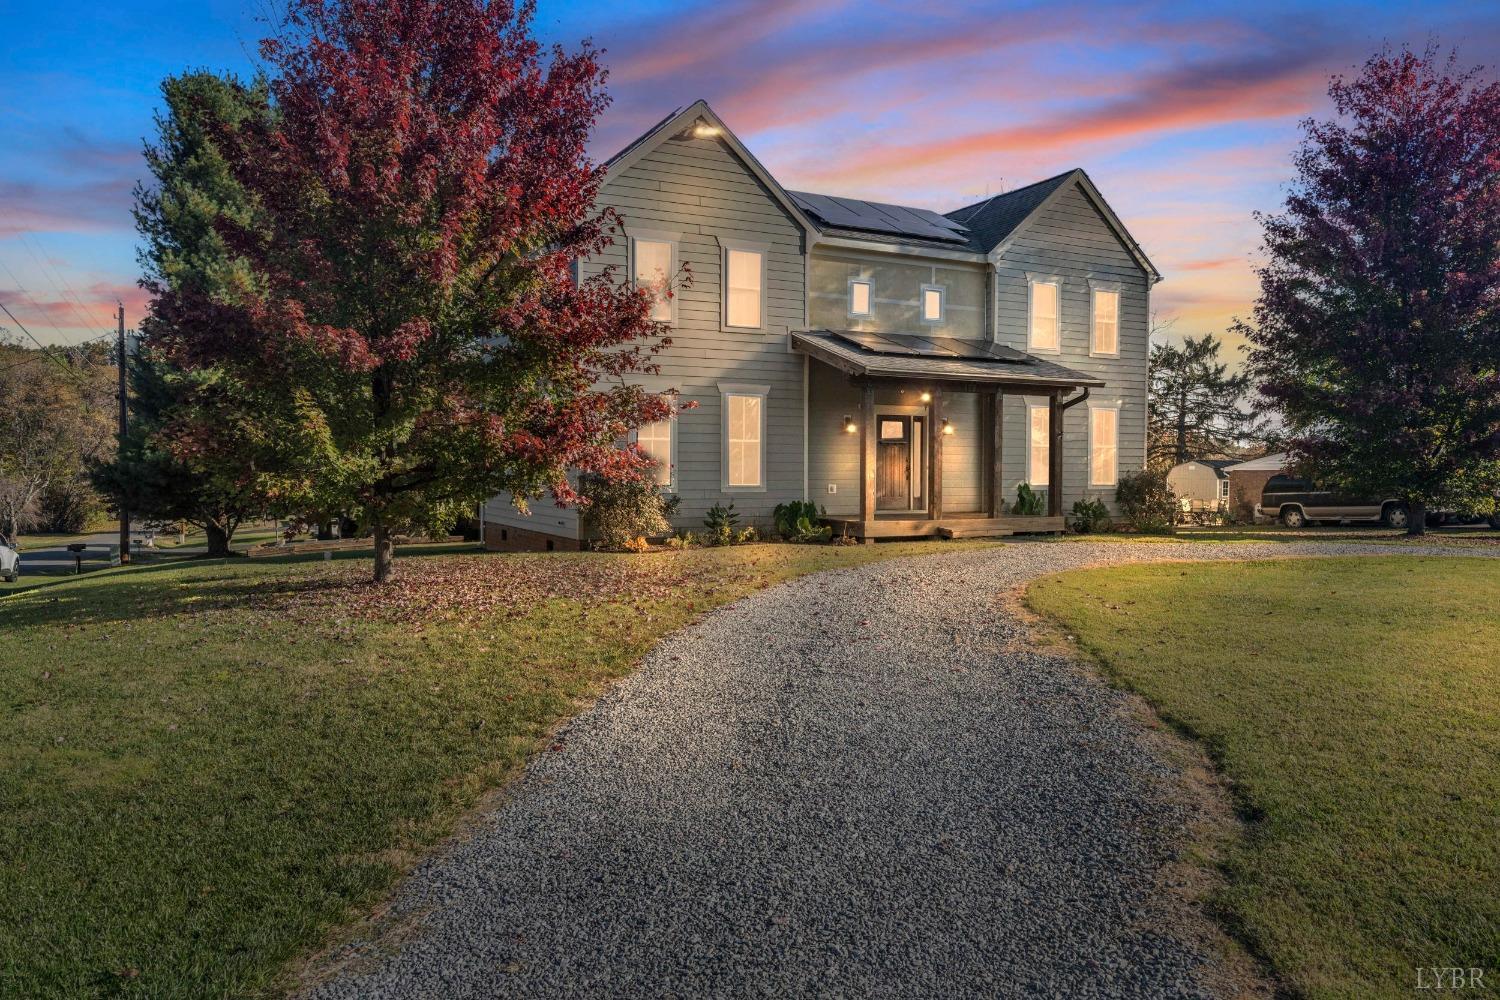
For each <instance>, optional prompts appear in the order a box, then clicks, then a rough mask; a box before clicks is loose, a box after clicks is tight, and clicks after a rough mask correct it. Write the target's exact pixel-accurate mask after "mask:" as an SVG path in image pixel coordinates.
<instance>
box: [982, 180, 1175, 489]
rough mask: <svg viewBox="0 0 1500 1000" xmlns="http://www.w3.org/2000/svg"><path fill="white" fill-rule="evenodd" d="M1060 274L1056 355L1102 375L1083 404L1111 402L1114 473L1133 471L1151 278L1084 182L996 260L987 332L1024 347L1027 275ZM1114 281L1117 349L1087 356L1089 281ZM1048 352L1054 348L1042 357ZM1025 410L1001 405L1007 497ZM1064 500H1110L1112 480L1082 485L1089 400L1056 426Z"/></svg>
mask: <svg viewBox="0 0 1500 1000" xmlns="http://www.w3.org/2000/svg"><path fill="white" fill-rule="evenodd" d="M1028 272H1030V273H1032V274H1037V275H1056V276H1058V277H1061V278H1062V279H1063V286H1062V301H1061V311H1062V315H1061V321H1062V337H1061V343H1062V352H1061V354H1060V355H1057V356H1056V360H1057V361H1058V362H1059V363H1060V364H1063V365H1066V366H1067V367H1069V368H1072V369H1075V370H1076V371H1080V372H1083V373H1085V374H1088V375H1093V376H1096V377H1098V378H1100V379H1103V380H1104V381H1105V382H1106V383H1107V385H1105V387H1104V388H1102V389H1094V390H1093V392H1092V396H1091V402H1110V403H1119V406H1120V431H1119V434H1120V438H1119V440H1120V462H1119V464H1120V475H1122V476H1123V475H1125V474H1126V473H1129V472H1135V471H1138V470H1140V469H1141V468H1142V467H1143V466H1144V465H1145V457H1146V388H1147V377H1146V355H1147V353H1148V351H1149V349H1150V347H1149V336H1150V320H1149V314H1150V297H1149V287H1150V283H1149V280H1148V278H1147V276H1146V274H1145V272H1144V271H1142V269H1141V267H1140V265H1139V264H1137V263H1136V260H1135V258H1134V257H1133V256H1131V254H1130V252H1129V251H1128V250H1126V249H1125V246H1124V245H1123V244H1122V243H1121V242H1120V240H1119V238H1118V237H1116V236H1115V234H1114V232H1113V231H1112V230H1111V229H1110V227H1109V225H1108V223H1106V222H1105V221H1104V219H1103V217H1102V216H1101V215H1100V214H1099V213H1098V211H1097V210H1096V209H1095V208H1094V206H1093V204H1092V203H1091V202H1090V201H1089V199H1088V197H1087V196H1086V195H1085V194H1084V193H1083V190H1082V189H1081V188H1080V187H1079V186H1078V185H1077V184H1076V183H1073V184H1070V185H1068V187H1067V188H1065V189H1064V190H1063V191H1062V192H1061V193H1060V194H1059V196H1058V198H1057V199H1056V200H1055V201H1054V202H1053V203H1052V204H1051V205H1050V206H1048V207H1047V208H1046V209H1044V210H1043V211H1042V212H1041V214H1039V215H1038V216H1037V217H1036V219H1034V220H1033V221H1032V222H1031V224H1030V225H1028V226H1026V227H1024V228H1023V229H1022V231H1021V232H1020V234H1019V235H1018V236H1017V237H1016V238H1015V239H1014V241H1013V242H1012V244H1011V245H1010V246H1009V247H1008V248H1007V249H1006V251H1005V253H1004V254H1003V255H1002V257H1001V259H1000V260H999V261H998V262H997V265H996V274H995V339H996V340H997V341H999V342H1000V343H1002V344H1006V345H1008V346H1011V347H1014V348H1016V349H1018V350H1023V351H1024V350H1026V327H1027V292H1028V287H1027V274H1028ZM1090 278H1093V279H1096V280H1099V281H1105V282H1112V283H1117V284H1118V285H1119V286H1120V356H1119V357H1118V358H1113V357H1110V358H1104V357H1090V356H1089V338H1090V333H1091V329H1090V328H1091V321H1092V317H1091V312H1090V310H1091V299H1090V288H1089V279H1090ZM1047 357H1049V358H1050V357H1053V355H1047ZM1025 421H1026V409H1025V403H1024V401H1022V400H1021V399H1016V398H1008V399H1007V400H1006V405H1005V424H1006V426H1005V432H1004V434H1005V461H1004V468H1003V471H1004V474H1005V481H1006V483H1007V484H1009V487H1010V489H1009V490H1008V493H1007V496H1006V501H1007V502H1011V501H1013V500H1014V499H1015V494H1014V486H1015V484H1016V483H1019V482H1021V481H1022V480H1023V479H1024V478H1025V468H1026V467H1025V458H1026V449H1027V440H1026V423H1025ZM1063 435H1064V447H1063V508H1064V511H1067V510H1070V509H1072V506H1073V502H1074V501H1075V500H1078V499H1080V498H1082V497H1085V496H1089V497H1096V498H1098V499H1101V500H1104V501H1105V502H1106V503H1107V504H1108V505H1109V506H1110V508H1111V509H1114V506H1115V502H1114V501H1115V497H1114V490H1113V488H1109V489H1099V488H1095V489H1091V488H1089V486H1088V465H1087V460H1088V404H1083V405H1080V406H1076V407H1074V408H1073V409H1071V410H1069V411H1068V413H1067V415H1066V419H1065V421H1064V424H1063Z"/></svg>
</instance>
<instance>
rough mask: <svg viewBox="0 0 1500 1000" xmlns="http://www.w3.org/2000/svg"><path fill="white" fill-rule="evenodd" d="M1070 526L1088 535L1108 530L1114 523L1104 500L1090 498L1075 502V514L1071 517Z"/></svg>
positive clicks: (1081, 533)
mask: <svg viewBox="0 0 1500 1000" xmlns="http://www.w3.org/2000/svg"><path fill="white" fill-rule="evenodd" d="M1069 526H1070V527H1072V529H1073V530H1074V531H1076V532H1078V533H1079V534H1080V535H1088V534H1093V533H1096V532H1101V531H1108V530H1109V529H1110V528H1111V527H1112V526H1113V525H1112V523H1111V521H1110V518H1109V508H1108V507H1106V506H1104V501H1102V500H1097V499H1089V500H1077V501H1075V502H1074V503H1073V516H1072V517H1071V518H1070V519H1069Z"/></svg>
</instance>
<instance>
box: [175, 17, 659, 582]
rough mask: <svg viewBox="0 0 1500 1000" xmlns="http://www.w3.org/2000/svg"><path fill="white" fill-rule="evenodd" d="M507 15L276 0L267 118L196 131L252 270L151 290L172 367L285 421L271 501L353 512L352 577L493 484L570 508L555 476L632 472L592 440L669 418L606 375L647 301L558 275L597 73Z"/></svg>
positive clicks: (572, 243)
mask: <svg viewBox="0 0 1500 1000" xmlns="http://www.w3.org/2000/svg"><path fill="white" fill-rule="evenodd" d="M531 16H532V7H531V5H530V4H523V5H522V6H520V7H512V6H511V5H508V4H506V3H502V2H484V0H401V2H394V3H391V2H385V0H294V2H293V4H292V7H291V13H290V15H289V19H288V22H287V24H286V25H284V26H283V30H282V31H281V32H280V33H279V34H278V36H277V37H276V38H274V39H271V40H268V41H266V42H263V43H262V54H263V56H264V57H265V59H266V60H267V62H268V63H269V64H270V66H271V67H272V70H273V73H272V75H271V81H270V92H271V97H272V104H273V114H272V115H270V116H268V117H265V118H256V119H253V120H247V121H245V122H244V123H243V124H242V126H241V127H238V128H235V129H232V130H231V129H226V130H225V131H224V133H223V134H222V135H218V136H216V137H215V139H216V142H217V145H218V147H219V148H220V149H221V150H222V151H223V153H224V155H225V157H226V159H227V160H228V162H229V163H230V166H231V170H232V171H233V174H234V177H235V178H236V180H237V181H238V182H239V184H240V185H242V187H243V188H244V190H245V191H246V192H248V193H249V195H250V197H251V199H252V200H253V201H254V205H255V212H254V218H253V221H251V222H247V223H245V224H242V225H235V224H234V223H232V222H221V224H220V225H221V228H222V229H223V231H224V235H225V237H226V239H227V241H228V243H229V245H230V246H231V247H232V249H233V250H234V251H235V252H236V253H237V254H239V255H240V256H241V257H242V258H243V259H244V260H245V261H247V262H248V264H249V267H250V271H251V273H252V280H250V281H247V282H246V283H245V286H244V287H243V288H242V289H241V291H240V293H239V294H238V295H237V296H235V297H234V298H233V299H232V301H225V300H224V298H223V297H222V296H221V297H219V298H218V299H216V300H211V299H208V298H206V297H195V296H194V295H193V294H192V293H191V292H190V291H188V292H183V293H176V292H173V293H168V295H167V296H165V299H166V301H160V302H158V305H157V309H158V311H159V312H161V313H163V314H164V315H168V316H171V317H173V318H174V320H175V322H174V323H173V324H172V329H173V330H174V331H180V333H179V334H178V335H177V337H176V339H175V341H173V342H172V343H170V345H169V346H170V354H171V357H172V360H173V361H174V362H175V363H178V364H181V365H184V366H188V367H190V368H191V367H192V366H193V365H196V364H202V365H214V366H219V367H221V368H225V369H228V370H230V371H232V372H233V374H234V376H235V377H236V378H237V379H239V380H241V381H243V382H244V383H245V384H246V385H247V386H250V387H252V388H253V389H254V391H255V392H257V393H267V394H275V395H276V397H277V399H278V403H277V409H278V412H292V413H296V414H298V421H297V424H298V430H297V433H298V438H299V442H300V444H299V448H298V451H299V453H300V455H301V456H302V460H301V461H300V462H299V463H296V464H295V465H294V466H293V467H290V468H287V469H285V470H283V478H284V483H283V484H282V485H283V491H282V494H281V496H282V499H283V500H284V501H286V502H287V503H291V502H293V500H294V499H295V502H296V503H297V504H300V505H301V506H302V507H303V509H305V510H326V511H346V510H354V511H357V512H359V514H360V515H361V516H362V517H363V519H364V520H365V521H366V522H367V523H368V525H369V526H370V527H371V528H372V530H373V532H374V537H375V579H376V581H384V580H385V579H387V578H388V576H389V575H390V573H391V570H392V562H393V559H392V546H391V540H392V535H393V534H395V533H397V532H400V531H403V530H408V529H413V528H428V527H436V526H438V525H440V524H442V523H444V522H445V521H448V520H450V519H451V518H452V517H453V516H454V515H456V514H458V513H461V512H465V511H468V510H472V508H473V506H474V504H476V503H478V502H479V501H481V500H482V499H483V498H484V497H487V496H490V495H493V494H494V493H496V492H499V491H502V490H503V491H509V492H511V493H512V494H514V495H515V496H516V497H517V498H518V502H521V503H524V502H525V500H526V499H527V498H535V497H538V496H540V495H542V494H543V493H546V492H549V491H550V492H551V494H552V495H553V496H554V497H555V498H556V499H558V500H559V501H572V500H576V499H577V497H576V496H575V495H574V493H573V491H572V490H571V489H570V488H569V485H568V480H567V478H566V474H567V473H568V471H569V470H570V469H573V470H582V471H591V472H598V473H602V474H605V475H610V476H618V475H628V474H634V473H636V472H638V471H639V470H640V469H641V468H643V467H644V466H645V464H646V460H645V459H644V457H643V456H641V455H640V454H639V453H638V452H635V451H633V450H622V449H620V448H618V447H617V446H616V442H617V441H618V440H619V439H620V437H621V436H622V435H623V434H624V433H625V432H626V430H627V429H628V428H630V427H632V426H636V425H638V424H641V423H644V422H648V421H651V420H657V419H661V418H662V417H664V416H665V415H666V414H667V411H668V404H667V403H665V402H663V401H662V399H661V398H660V397H658V396H656V395H653V394H647V393H645V392H644V391H642V390H641V389H639V388H636V387H634V386H630V385H627V384H626V377H627V376H629V375H630V374H631V373H633V372H641V371H651V370H653V362H652V356H653V355H654V353H655V352H656V351H657V350H660V349H661V347H663V346H665V343H666V342H665V340H664V339H663V338H662V336H661V334H662V333H663V330H662V328H661V327H660V326H659V325H658V324H655V323H653V322H651V320H650V319H649V310H650V302H649V295H648V293H646V292H644V291H636V290H632V289H630V288H628V287H626V286H625V285H623V284H622V283H621V282H619V281H618V280H617V278H615V277H614V276H612V275H608V274H605V275H600V276H598V277H595V278H591V279H588V280H584V281H582V282H578V281H575V280H574V275H573V264H574V262H575V261H577V260H579V259H581V258H584V257H587V256H590V255H593V254H597V253H598V252H599V251H600V250H602V249H603V247H604V246H605V245H607V243H608V241H609V239H610V238H611V234H612V232H614V231H615V228H616V220H615V219H614V217H613V216H612V215H611V214H610V213H609V212H607V211H604V212H600V211H598V210H596V209H595V207H594V199H595V194H596V191H597V188H598V185H599V183H600V181H601V179H602V173H601V170H600V168H598V167H596V166H595V165H593V164H592V163H591V162H590V161H589V159H588V157H587V155H586V152H585V146H586V143H587V140H588V138H589V134H590V132H591V130H592V128H593V125H594V122H595V119H596V118H597V116H598V115H599V113H600V111H601V110H602V109H603V108H604V106H605V104H606V97H605V95H604V91H603V72H602V70H601V67H600V65H599V62H598V59H597V55H596V52H595V51H594V50H593V49H591V48H590V47H588V46H587V45H584V46H583V47H582V48H580V49H579V50H578V51H576V52H571V53H570V52H565V51H563V50H562V49H560V48H554V49H552V50H551V51H550V52H547V53H544V52H543V50H542V49H541V47H540V46H539V45H538V43H537V42H536V41H534V40H533V39H532V37H531V35H530V24H531ZM207 432H208V429H205V435H204V437H205V442H206V443H205V445H204V446H205V447H209V446H211V445H210V444H208V443H207V439H208V438H210V437H211V435H210V434H209V433H207ZM274 492H275V491H274V490H273V493H274Z"/></svg>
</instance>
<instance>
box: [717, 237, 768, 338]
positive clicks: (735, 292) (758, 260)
mask: <svg viewBox="0 0 1500 1000" xmlns="http://www.w3.org/2000/svg"><path fill="white" fill-rule="evenodd" d="M724 269H725V271H727V272H728V274H727V278H726V280H725V288H726V292H725V298H724V325H725V326H739V327H746V328H750V329H759V327H760V325H761V316H760V300H761V289H762V288H763V287H764V281H763V273H762V272H763V271H764V269H765V255H764V254H762V253H760V251H758V250H735V249H732V248H731V249H729V250H727V251H726V252H725V254H724Z"/></svg>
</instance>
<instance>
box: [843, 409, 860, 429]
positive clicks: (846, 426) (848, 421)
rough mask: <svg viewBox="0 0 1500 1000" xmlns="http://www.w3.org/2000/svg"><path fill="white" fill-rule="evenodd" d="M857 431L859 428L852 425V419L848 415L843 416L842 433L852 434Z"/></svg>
mask: <svg viewBox="0 0 1500 1000" xmlns="http://www.w3.org/2000/svg"><path fill="white" fill-rule="evenodd" d="M857 430H859V427H858V426H857V425H856V424H855V423H854V418H853V417H851V416H849V415H848V414H845V415H844V433H845V434H853V433H854V432H855V431H857Z"/></svg>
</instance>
